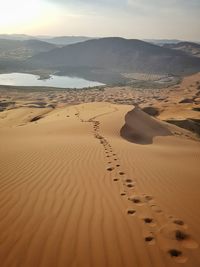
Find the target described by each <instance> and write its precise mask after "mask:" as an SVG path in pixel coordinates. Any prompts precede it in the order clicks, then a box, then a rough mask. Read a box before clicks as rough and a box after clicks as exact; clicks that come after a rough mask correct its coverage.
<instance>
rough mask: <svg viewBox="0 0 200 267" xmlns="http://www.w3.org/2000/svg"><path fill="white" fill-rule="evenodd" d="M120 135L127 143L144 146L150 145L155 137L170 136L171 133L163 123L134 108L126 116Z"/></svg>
mask: <svg viewBox="0 0 200 267" xmlns="http://www.w3.org/2000/svg"><path fill="white" fill-rule="evenodd" d="M120 135H121V136H122V137H123V138H124V139H126V140H127V141H129V142H132V143H137V144H143V145H144V144H152V143H153V138H154V137H156V136H170V135H172V133H171V131H170V130H169V129H168V128H167V127H166V126H165V125H164V123H162V122H160V121H158V120H157V119H155V118H152V117H151V116H149V115H148V114H146V113H145V112H143V111H142V110H141V109H140V108H138V107H134V109H133V110H131V111H129V112H128V113H127V114H126V116H125V125H124V126H123V127H122V128H121V131H120Z"/></svg>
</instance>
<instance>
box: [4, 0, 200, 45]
mask: <svg viewBox="0 0 200 267" xmlns="http://www.w3.org/2000/svg"><path fill="white" fill-rule="evenodd" d="M0 7H1V9H0V33H1V34H4V33H8V34H10V33H18V34H22V33H24V34H30V35H53V36H59V35H81V36H91V37H98V36H99V37H104V36H121V37H126V38H138V39H181V40H190V41H192V40H193V41H200V18H199V17H200V0H0Z"/></svg>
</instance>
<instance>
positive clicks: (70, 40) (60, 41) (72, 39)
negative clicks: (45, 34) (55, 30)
mask: <svg viewBox="0 0 200 267" xmlns="http://www.w3.org/2000/svg"><path fill="white" fill-rule="evenodd" d="M90 39H92V38H90V37H85V36H60V37H53V38H45V39H43V40H46V41H47V42H48V43H51V44H56V45H69V44H75V43H79V42H84V41H87V40H90Z"/></svg>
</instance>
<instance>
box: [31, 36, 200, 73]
mask: <svg viewBox="0 0 200 267" xmlns="http://www.w3.org/2000/svg"><path fill="white" fill-rule="evenodd" d="M27 62H29V64H31V65H32V66H40V67H48V68H54V69H55V68H58V69H62V68H64V67H72V68H80V67H82V68H98V69H104V70H105V69H106V70H112V71H116V72H129V73H130V72H142V73H144V72H148V73H149V72H150V73H162V74H163V73H165V74H166V73H170V74H183V73H190V72H195V71H199V70H200V59H198V58H194V57H190V56H188V55H186V54H185V53H183V52H182V51H177V50H172V49H168V48H165V47H160V46H157V45H154V44H150V43H147V42H144V41H140V40H134V39H133V40H128V39H123V38H118V37H111V38H101V39H94V40H88V41H85V42H81V43H76V44H72V45H68V46H65V47H62V48H56V49H53V50H51V51H49V52H45V53H41V54H39V55H36V56H34V57H32V58H30V59H29V60H28V61H27Z"/></svg>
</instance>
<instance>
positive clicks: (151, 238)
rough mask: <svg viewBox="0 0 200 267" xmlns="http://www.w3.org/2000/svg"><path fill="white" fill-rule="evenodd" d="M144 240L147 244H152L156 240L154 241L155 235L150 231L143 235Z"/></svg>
mask: <svg viewBox="0 0 200 267" xmlns="http://www.w3.org/2000/svg"><path fill="white" fill-rule="evenodd" d="M144 241H145V242H146V243H147V244H148V245H154V244H155V243H156V242H155V237H154V235H153V233H152V232H150V233H148V234H146V235H145V237H144Z"/></svg>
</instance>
